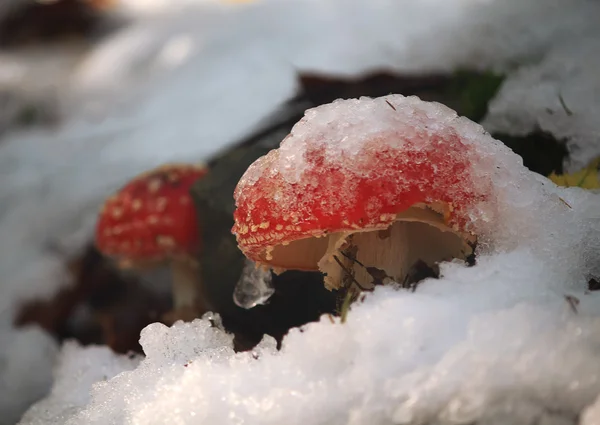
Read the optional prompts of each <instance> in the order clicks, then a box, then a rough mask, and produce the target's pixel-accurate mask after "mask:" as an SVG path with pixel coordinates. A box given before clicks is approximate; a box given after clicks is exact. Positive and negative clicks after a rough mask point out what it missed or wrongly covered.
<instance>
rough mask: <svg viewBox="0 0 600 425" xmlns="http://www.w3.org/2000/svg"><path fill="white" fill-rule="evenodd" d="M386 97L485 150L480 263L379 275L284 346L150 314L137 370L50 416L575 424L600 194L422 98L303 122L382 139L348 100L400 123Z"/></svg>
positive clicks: (587, 396)
mask: <svg viewBox="0 0 600 425" xmlns="http://www.w3.org/2000/svg"><path fill="white" fill-rule="evenodd" d="M385 99H387V100H389V101H390V102H391V103H392V104H393V105H395V106H397V109H398V110H400V109H402V108H405V110H404V111H402V112H399V111H398V112H399V113H400V114H408V115H412V119H413V120H414V121H415V123H416V125H417V126H418V125H419V124H421V123H422V122H423V121H426V122H429V120H432V121H434V120H435V119H436V118H437V119H438V120H439V124H437V123H436V122H430V124H431V126H432V127H433V128H434V129H435V131H437V132H443V131H445V129H446V128H447V127H445V125H448V124H447V123H448V122H451V123H453V124H454V128H455V132H456V134H459V135H460V136H462V137H464V140H465V143H466V144H467V145H471V146H473V147H474V149H475V151H476V152H477V153H478V155H480V156H481V157H482V159H479V160H478V161H477V162H475V163H473V164H472V168H473V171H472V174H473V175H479V176H480V178H481V176H483V175H484V174H486V173H487V178H489V180H490V182H491V185H492V187H491V196H490V197H489V198H488V199H487V200H486V201H485V202H487V203H488V204H490V203H493V204H494V205H493V211H494V212H495V214H494V215H493V216H491V217H490V218H491V220H490V221H489V222H488V223H487V224H486V225H485V226H480V227H477V230H478V231H481V232H482V235H485V236H486V238H484V244H483V248H482V249H481V250H480V256H479V259H478V263H477V265H476V266H474V267H471V268H468V267H466V266H465V265H464V264H460V263H459V262H451V263H446V264H443V265H442V267H441V275H442V278H441V279H439V280H431V279H429V280H427V281H425V282H424V283H423V284H421V286H420V287H419V288H418V289H417V291H416V292H415V293H413V292H410V291H399V290H394V289H392V288H389V287H383V288H378V289H377V290H376V291H375V292H374V293H373V294H372V295H370V296H368V297H367V298H366V300H365V301H364V302H363V303H361V304H358V305H356V306H354V307H353V308H352V310H351V312H350V314H349V316H348V319H347V322H346V323H340V321H339V319H332V318H328V317H326V316H324V317H322V318H321V320H320V322H318V323H312V324H308V325H306V326H304V327H303V329H294V330H292V331H291V332H290V333H289V335H288V336H287V337H286V338H285V339H284V342H283V347H282V349H281V351H280V352H278V351H276V350H275V349H274V344H273V342H272V341H269V340H268V339H267V340H266V341H264V342H263V346H260V347H258V348H257V350H256V351H254V352H251V353H239V354H236V353H234V351H233V342H232V336H230V335H227V334H226V333H225V332H223V331H222V330H220V328H219V323H218V320H216V322H217V323H216V326H213V325H212V324H211V321H210V320H209V319H210V317H207V318H203V319H201V320H200V319H199V320H196V321H194V322H193V323H185V324H184V323H182V322H178V323H176V324H175V325H174V326H173V327H172V328H167V327H166V326H164V325H160V324H153V325H150V326H148V327H147V328H146V329H145V330H144V331H143V333H142V338H141V340H140V342H141V344H142V347H143V349H144V353H145V354H146V358H145V359H144V360H142V362H141V363H140V365H139V366H138V367H137V368H136V369H134V370H130V371H124V373H121V374H119V375H117V376H116V377H115V378H114V379H109V380H108V381H105V382H102V383H100V384H97V385H96V386H95V387H94V388H93V390H92V395H91V399H90V401H89V402H88V403H86V402H85V401H83V402H81V403H80V404H79V405H78V406H77V407H76V408H75V407H74V406H72V405H71V404H69V405H68V406H69V409H68V411H65V408H64V406H65V404H64V403H55V404H53V405H51V407H49V405H48V404H45V405H44V406H45V412H51V413H49V414H48V416H47V417H53V418H59V419H55V420H48V421H46V422H44V423H47V424H53V423H54V424H58V423H66V424H78V423H86V424H99V425H100V424H136V423H148V424H155V423H156V424H158V423H172V422H175V423H181V424H195V423H220V424H221V423H222V424H240V423H244V424H255V423H256V424H259V423H260V424H271V423H272V424H279V423H282V422H284V421H285V423H288V424H303V423H316V424H318V423H327V424H347V423H350V424H360V423H366V422H367V421H368V422H369V423H373V424H386V423H405V424H419V423H432V422H433V423H440V424H456V423H473V422H475V421H477V423H512V424H516V425H518V424H533V423H564V424H575V423H577V420H578V419H577V418H578V415H579V414H580V412H581V411H582V410H583V409H584V408H585V407H586V406H587V405H589V404H591V403H593V402H594V400H595V397H596V396H597V394H598V393H599V392H600V367H599V366H598V365H597V362H596V361H595V359H596V358H597V356H598V355H599V354H600V336H599V335H600V314H599V313H598V312H599V311H600V297H599V296H598V294H596V293H589V292H588V291H587V290H586V289H587V279H588V278H589V277H590V276H597V275H598V273H600V266H599V265H600V261H599V260H600V254H599V253H600V250H598V248H599V246H598V244H599V242H598V241H600V227H599V226H598V223H599V222H600V221H599V219H600V213H598V211H600V209H599V207H600V198H598V196H597V195H595V194H592V193H589V192H586V191H584V190H580V189H577V188H570V189H564V188H559V187H557V186H555V185H554V184H553V183H551V182H549V181H548V180H546V179H543V178H542V177H540V176H538V175H536V174H534V173H532V172H530V171H528V170H527V169H525V167H524V166H523V164H522V161H521V159H520V157H518V156H517V155H516V154H514V153H512V152H511V151H510V150H509V149H508V148H505V147H503V146H502V145H501V144H499V143H497V142H496V141H494V140H493V139H491V138H490V137H489V135H487V134H485V133H484V132H483V131H482V130H481V128H480V127H478V126H477V125H476V124H473V123H470V122H468V121H467V120H466V119H457V118H456V117H455V116H454V115H453V114H452V113H451V111H449V110H448V109H447V108H445V107H442V106H441V105H437V104H426V105H423V104H422V102H421V101H419V100H418V99H416V98H403V97H401V96H388V97H386V98H380V99H377V100H370V99H361V100H358V101H357V100H354V101H345V102H336V103H334V104H332V105H328V106H324V107H320V108H317V109H314V110H312V111H309V112H308V113H307V115H308V116H310V117H312V121H311V120H308V121H306V122H304V123H302V124H301V125H300V126H299V127H300V128H299V132H302V131H313V132H315V133H319V132H320V131H323V127H322V123H323V122H325V123H329V126H326V127H329V131H331V128H333V129H334V131H337V129H339V128H345V129H346V131H348V132H349V134H354V135H358V136H361V135H364V136H365V137H368V136H369V135H371V136H372V135H373V134H374V135H375V137H380V134H379V133H377V132H375V133H369V127H368V126H367V124H368V123H365V122H361V121H357V120H356V119H355V118H356V117H355V116H354V115H353V112H350V113H348V110H349V109H350V110H351V111H356V110H358V111H361V110H363V109H364V108H366V109H367V111H366V112H365V113H366V116H367V117H368V118H370V119H371V121H376V122H377V123H382V122H383V123H384V124H386V125H389V123H390V122H394V123H395V125H396V126H397V127H398V129H399V130H398V131H399V134H401V132H402V130H404V128H403V127H402V124H398V123H397V122H395V121H394V119H393V117H391V116H388V110H387V109H385V108H382V107H380V105H381V104H383V102H385ZM340 104H346V105H351V106H352V108H343V107H340ZM389 109H390V110H392V111H393V109H392V108H389ZM410 111H412V113H409V112H410ZM361 116H362V114H361ZM388 120H391V121H388ZM377 125H381V124H377ZM311 126H314V127H315V128H312V129H311ZM436 126H437V128H436ZM377 128H378V127H377ZM342 131H343V130H342ZM409 134H411V133H409ZM307 139H308V141H307V140H304V141H299V142H297V143H296V146H297V148H298V144H301V143H309V144H310V143H311V138H310V137H308V138H307ZM388 142H389V143H395V142H393V141H391V140H390V141H388ZM420 143H422V142H420ZM350 144H351V143H350ZM299 148H300V149H302V146H300V147H299ZM486 154H487V156H485V155H486ZM561 199H562V200H561ZM485 206H486V205H485V203H484V205H483V207H485ZM480 208H481V206H480ZM485 212H486V210H485V209H481V210H480V211H478V215H479V216H481V215H485ZM213 318H214V317H213ZM557 365H560V367H557ZM65 379H69V374H68V373H67V374H60V373H59V374H58V375H57V381H56V384H55V385H56V387H55V388H57V387H58V388H60V387H61V386H64V385H65V384H64V382H63V380H65ZM43 403H46V402H43ZM30 423H35V422H32V420H31V419H29V420H28V419H27V418H26V419H25V420H24V421H23V422H22V424H30Z"/></svg>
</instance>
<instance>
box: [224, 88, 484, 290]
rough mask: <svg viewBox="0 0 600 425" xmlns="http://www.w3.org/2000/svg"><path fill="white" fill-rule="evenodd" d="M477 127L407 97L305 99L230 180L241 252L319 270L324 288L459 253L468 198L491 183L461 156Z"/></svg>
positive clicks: (463, 251) (400, 275) (397, 276)
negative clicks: (271, 143)
mask: <svg viewBox="0 0 600 425" xmlns="http://www.w3.org/2000/svg"><path fill="white" fill-rule="evenodd" d="M483 133H484V132H483V129H482V128H481V127H480V126H478V125H477V124H475V123H472V122H470V121H468V120H466V119H464V118H459V117H457V115H456V113H455V112H454V111H452V110H450V109H448V108H447V107H445V106H443V105H440V104H438V103H433V102H424V101H421V100H420V99H418V98H417V97H404V96H400V95H391V96H386V97H381V98H376V99H371V98H361V99H351V100H338V101H335V102H333V103H331V104H327V105H322V106H319V107H317V108H314V109H311V110H308V111H306V114H305V116H304V118H303V119H302V120H301V121H300V122H298V123H297V124H296V125H295V126H294V128H293V129H292V131H291V133H290V135H289V136H287V137H286V138H285V139H284V140H283V142H282V143H281V146H280V147H279V148H278V149H276V150H273V151H271V152H269V153H268V154H267V155H265V156H263V157H262V158H259V159H258V160H257V161H256V162H255V163H254V164H252V165H251V166H250V167H249V168H248V170H247V171H246V173H245V174H244V175H243V176H242V178H241V179H240V181H239V183H238V185H237V187H236V190H235V194H234V197H235V200H236V206H237V209H236V211H235V213H234V218H235V224H234V226H233V229H232V232H233V233H234V234H235V235H236V238H237V241H238V245H239V247H240V249H241V250H242V251H243V252H244V254H245V255H246V256H247V257H248V258H249V259H251V260H253V261H255V262H257V263H258V264H262V265H264V266H267V267H270V268H273V269H274V270H275V271H276V272H281V271H284V270H287V269H296V270H320V271H322V272H324V273H325V274H326V276H325V284H326V286H327V287H329V288H330V289H331V288H340V287H342V286H347V285H348V284H349V283H356V284H358V285H359V286H360V287H361V288H371V287H372V285H374V284H378V283H387V282H390V281H394V282H398V283H402V282H404V280H405V279H407V278H408V276H409V274H410V272H411V268H413V267H414V266H416V265H422V264H423V262H424V263H425V264H427V265H428V266H430V267H432V266H434V265H435V264H436V263H438V262H440V261H445V260H451V259H453V258H458V259H465V260H466V259H467V258H468V257H469V256H470V255H471V254H472V253H473V249H474V245H475V242H476V236H475V235H474V234H472V233H471V231H472V227H473V226H472V221H473V220H475V219H476V216H475V215H476V211H477V209H476V208H474V207H475V206H476V205H477V204H478V203H480V202H482V201H484V200H485V199H487V198H488V197H489V188H490V187H491V186H490V180H489V176H485V175H480V174H478V173H477V172H476V171H475V169H474V167H473V164H475V163H477V162H478V161H479V162H481V161H482V159H481V158H480V156H479V154H478V152H477V151H476V149H475V143H476V141H477V140H478V139H480V138H481V137H482V136H483ZM490 139H491V138H490ZM489 213H490V214H491V212H489Z"/></svg>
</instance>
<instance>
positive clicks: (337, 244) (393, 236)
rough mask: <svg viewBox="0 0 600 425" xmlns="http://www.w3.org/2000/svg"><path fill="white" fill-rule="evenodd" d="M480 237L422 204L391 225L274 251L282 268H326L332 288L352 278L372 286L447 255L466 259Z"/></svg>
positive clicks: (404, 276)
mask: <svg viewBox="0 0 600 425" xmlns="http://www.w3.org/2000/svg"><path fill="white" fill-rule="evenodd" d="M475 240H476V239H475V237H473V236H472V235H465V234H463V233H460V232H457V231H455V230H453V229H451V228H450V227H448V226H447V225H446V224H445V222H444V217H443V215H442V214H440V213H438V212H436V211H434V210H432V209H431V208H429V207H420V206H419V207H412V208H409V209H408V210H406V211H404V212H402V213H400V214H398V215H397V216H396V220H395V221H394V222H393V223H392V224H391V225H390V226H389V227H387V228H372V229H361V230H358V231H355V230H353V231H347V232H337V233H331V234H329V235H327V236H325V237H320V238H317V237H312V238H307V239H302V240H298V241H295V242H292V243H290V244H289V245H286V246H277V247H275V249H274V250H273V251H272V253H271V255H272V256H273V259H272V263H274V264H277V265H279V266H280V267H281V268H282V269H300V270H317V269H318V270H320V271H321V272H323V273H325V286H326V287H327V288H329V289H339V288H341V287H347V286H348V285H350V284H352V283H354V284H356V285H357V286H358V287H359V288H361V289H372V288H373V287H374V286H375V285H377V284H388V283H392V282H396V283H399V284H403V283H405V282H406V280H407V279H408V278H409V277H410V275H411V274H412V272H413V271H414V270H413V267H414V266H415V265H417V266H418V265H420V266H424V265H426V266H428V267H430V268H433V267H434V266H435V265H436V264H437V263H439V262H441V261H449V260H452V259H454V258H457V259H461V260H466V259H467V258H468V257H469V256H470V255H471V254H472V253H473V246H474V242H475ZM275 271H277V269H275Z"/></svg>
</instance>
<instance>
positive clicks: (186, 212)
mask: <svg viewBox="0 0 600 425" xmlns="http://www.w3.org/2000/svg"><path fill="white" fill-rule="evenodd" d="M206 172H207V169H206V168H205V167H204V166H200V165H190V164H168V165H164V166H161V167H159V168H156V169H154V170H151V171H149V172H146V173H143V174H141V175H139V176H137V177H135V178H134V179H133V180H131V181H130V182H129V183H127V184H126V185H125V186H124V187H123V188H121V189H120V190H119V191H118V192H117V193H116V194H114V195H113V196H111V197H110V198H108V199H107V200H106V202H105V203H104V205H103V207H102V209H101V211H100V214H99V218H98V223H97V226H96V246H97V248H98V249H99V250H100V251H101V252H102V253H103V254H104V255H107V256H110V257H114V258H116V259H119V260H121V261H124V262H133V263H136V262H140V263H144V262H148V263H151V262H156V261H162V260H165V259H168V258H173V257H179V256H181V257H188V256H189V255H193V254H194V253H196V252H197V250H198V249H199V245H200V235H199V228H198V223H197V216H196V210H195V208H194V204H193V201H192V198H191V195H190V189H191V187H192V185H193V184H194V183H195V182H196V181H197V180H198V179H199V178H201V177H203V176H204V175H205V174H206Z"/></svg>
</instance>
